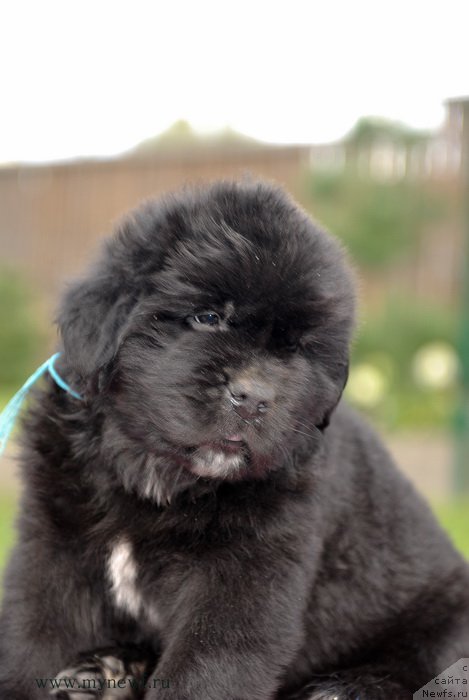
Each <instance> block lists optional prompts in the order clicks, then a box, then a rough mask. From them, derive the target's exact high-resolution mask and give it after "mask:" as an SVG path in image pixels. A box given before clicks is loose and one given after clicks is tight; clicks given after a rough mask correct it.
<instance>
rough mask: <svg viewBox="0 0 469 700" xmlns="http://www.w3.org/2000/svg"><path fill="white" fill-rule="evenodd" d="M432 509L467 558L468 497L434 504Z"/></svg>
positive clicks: (468, 541)
mask: <svg viewBox="0 0 469 700" xmlns="http://www.w3.org/2000/svg"><path fill="white" fill-rule="evenodd" d="M434 510H435V513H436V515H437V517H438V519H439V521H440V522H441V524H442V525H443V527H444V528H445V530H446V531H447V532H448V533H449V534H450V536H451V539H452V540H453V542H454V544H455V545H456V547H457V548H458V549H459V550H460V551H461V552H462V553H463V554H464V555H465V557H466V558H467V559H469V497H468V498H465V499H458V500H456V501H454V502H453V503H447V504H443V505H439V506H436V507H435V508H434Z"/></svg>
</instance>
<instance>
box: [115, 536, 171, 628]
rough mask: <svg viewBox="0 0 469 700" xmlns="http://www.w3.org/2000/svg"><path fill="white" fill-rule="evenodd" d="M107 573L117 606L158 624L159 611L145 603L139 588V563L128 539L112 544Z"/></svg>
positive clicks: (137, 616)
mask: <svg viewBox="0 0 469 700" xmlns="http://www.w3.org/2000/svg"><path fill="white" fill-rule="evenodd" d="M107 573H108V577H109V581H110V584H111V591H112V596H113V598H114V603H115V605H116V607H118V608H120V609H121V610H124V611H125V612H126V613H129V614H130V615H132V616H133V617H135V618H140V617H146V618H147V619H148V620H149V621H150V622H152V624H154V625H156V626H157V625H158V623H159V621H160V620H159V615H158V612H157V610H156V608H155V606H154V605H153V604H147V603H145V601H144V600H143V598H142V594H141V592H140V590H139V588H138V580H137V579H138V570H137V564H136V561H135V558H134V555H133V551H132V545H131V543H130V542H129V541H128V540H126V539H121V540H118V541H117V542H116V543H115V544H114V545H113V546H112V549H111V554H110V556H109V559H108V563H107Z"/></svg>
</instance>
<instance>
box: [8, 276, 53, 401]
mask: <svg viewBox="0 0 469 700" xmlns="http://www.w3.org/2000/svg"><path fill="white" fill-rule="evenodd" d="M44 338H45V335H44V332H43V329H42V327H41V323H40V321H39V319H38V309H37V307H36V306H35V300H34V296H33V293H32V292H31V290H30V288H29V286H28V284H27V282H26V281H25V280H24V278H23V277H22V276H21V275H20V274H19V273H18V272H16V271H14V270H11V269H7V268H2V269H0V399H3V396H4V395H6V394H8V393H10V392H11V391H12V390H16V389H17V388H18V387H19V386H21V385H22V384H23V383H24V381H25V380H26V378H27V377H28V374H30V373H31V370H32V369H33V368H34V366H35V364H36V362H37V361H38V358H39V354H40V352H41V350H42V349H43V347H44Z"/></svg>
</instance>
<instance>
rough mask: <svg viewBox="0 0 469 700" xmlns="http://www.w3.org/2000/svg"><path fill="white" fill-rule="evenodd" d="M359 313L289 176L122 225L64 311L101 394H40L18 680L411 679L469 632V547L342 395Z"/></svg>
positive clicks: (179, 202) (34, 422)
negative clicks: (456, 539) (460, 545)
mask: <svg viewBox="0 0 469 700" xmlns="http://www.w3.org/2000/svg"><path fill="white" fill-rule="evenodd" d="M353 316H354V290H353V284H352V280H351V275H350V273H349V271H348V268H347V265H346V264H345V262H344V259H343V255H342V253H341V250H340V247H339V245H338V244H337V243H336V242H335V241H334V240H333V239H332V238H331V237H330V236H329V235H327V234H326V233H324V231H322V230H321V229H319V228H318V227H317V226H316V225H315V224H313V223H312V221H311V220H310V219H309V218H308V216H307V215H306V214H305V213H304V212H303V211H302V210H301V209H299V208H298V206H296V205H295V204H294V203H293V202H292V201H291V200H290V199H289V198H288V197H287V196H286V195H285V194H284V193H283V192H282V191H281V190H279V189H277V188H276V187H272V186H270V185H268V184H263V183H255V182H254V183H253V182H241V183H236V182H235V183H218V184H215V185H213V186H211V187H207V188H201V189H199V190H192V191H185V192H183V193H181V194H177V195H174V196H171V197H168V198H166V199H164V200H162V201H151V202H149V203H147V204H145V205H144V206H142V207H141V208H140V209H137V210H136V211H135V212H133V213H132V214H131V215H130V216H129V217H128V218H127V219H126V220H124V221H123V223H121V225H120V226H119V228H118V230H117V232H116V234H115V236H114V237H113V238H112V239H111V240H109V241H108V242H107V244H106V246H105V249H104V253H103V255H102V256H101V258H100V259H99V261H98V262H97V264H96V265H95V266H94V267H93V268H92V270H91V271H90V272H89V273H88V275H87V276H86V277H85V278H84V279H83V280H82V281H80V282H78V283H76V284H75V285H74V286H73V287H72V288H71V289H70V290H69V291H68V293H67V294H66V296H65V299H64V301H63V304H62V307H61V311H60V314H59V324H60V331H61V335H62V339H63V353H62V355H61V357H60V358H59V360H58V363H57V370H58V372H59V373H60V374H61V376H62V377H63V378H64V379H65V380H66V382H67V383H68V384H69V386H70V387H71V388H72V389H73V390H74V391H75V392H78V393H79V394H80V396H81V400H80V399H79V398H76V397H74V396H73V395H71V393H69V392H67V391H66V390H64V389H62V388H60V387H59V386H58V385H57V384H56V383H54V381H53V380H52V378H51V377H48V381H47V385H46V387H45V388H44V389H43V390H40V391H39V390H38V391H37V393H36V395H35V399H34V401H33V402H32V405H31V406H30V408H29V412H28V414H27V419H26V426H25V432H24V448H23V452H22V465H23V476H24V494H23V501H22V507H21V516H20V521H19V531H20V535H19V542H18V545H17V547H16V549H15V551H14V553H13V558H12V561H11V563H10V567H9V569H8V572H7V576H6V585H5V596H4V603H3V613H2V617H1V627H0V629H1V638H0V698H1V700H35V699H36V698H37V699H39V698H46V697H49V694H50V693H53V694H54V695H55V697H56V698H71V699H73V700H77V699H82V700H83V698H93V697H96V696H99V697H104V698H130V697H132V698H136V697H144V698H146V699H147V700H153V698H155V699H156V698H165V699H166V700H272V699H273V698H278V699H280V698H281V699H286V698H289V699H290V700H291V699H292V698H314V699H319V698H321V699H329V700H332V699H333V698H337V699H339V700H345V699H346V700H357V699H358V698H359V700H377V699H383V698H385V699H386V700H399V699H401V698H402V699H404V698H410V697H411V695H412V692H413V691H415V690H416V689H418V688H419V687H420V686H422V685H423V684H425V683H427V682H428V681H429V680H430V679H431V678H432V677H433V676H435V675H436V674H437V673H439V672H441V671H442V670H443V669H445V668H446V667H448V666H450V665H451V664H453V663H454V662H456V661H457V660H459V659H460V658H461V657H465V656H466V657H467V656H469V573H468V565H467V564H466V562H464V561H463V559H462V558H461V557H460V556H459V554H457V553H456V551H455V550H454V549H453V547H452V546H451V544H450V543H449V541H448V539H447V537H446V536H445V535H444V534H443V532H442V531H441V530H440V528H439V527H438V525H437V524H436V522H435V520H434V518H433V517H432V515H431V513H430V511H429V509H428V508H427V507H426V505H425V504H424V503H423V502H422V501H421V500H420V498H419V497H418V496H417V495H416V493H415V492H414V490H413V489H412V487H411V485H410V484H409V483H408V482H407V481H406V480H405V479H404V478H403V477H402V476H401V475H400V474H399V473H398V472H397V471H396V469H395V467H394V465H393V464H392V462H391V460H390V458H389V456H388V454H387V453H386V451H385V450H384V449H383V447H382V446H381V444H380V442H379V440H378V439H377V438H376V436H375V435H374V433H373V432H372V431H371V430H370V429H369V428H368V427H367V426H366V425H364V423H363V422H362V421H361V420H360V418H358V417H357V416H356V415H355V414H354V413H353V412H351V411H350V410H349V409H348V408H347V407H346V406H344V405H343V404H339V405H338V402H339V400H340V396H341V393H342V390H343V388H344V384H345V382H346V379H347V364H348V354H349V343H350V336H351V333H352V326H353ZM67 684H68V689H67ZM57 685H60V688H58V687H57Z"/></svg>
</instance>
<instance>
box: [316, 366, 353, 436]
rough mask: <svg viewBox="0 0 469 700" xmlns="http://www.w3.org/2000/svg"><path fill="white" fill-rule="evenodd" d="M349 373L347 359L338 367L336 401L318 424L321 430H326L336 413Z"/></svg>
mask: <svg viewBox="0 0 469 700" xmlns="http://www.w3.org/2000/svg"><path fill="white" fill-rule="evenodd" d="M348 374H349V361H348V360H346V361H345V362H343V363H341V364H340V365H339V367H338V373H337V378H336V386H337V395H336V398H335V401H334V403H333V404H332V405H331V406H330V408H328V410H327V411H326V413H325V415H324V417H323V419H322V421H321V423H320V424H319V425H317V426H316V427H317V428H318V429H319V430H321V431H323V430H325V429H326V428H327V426H328V425H329V423H330V420H331V416H332V414H333V413H334V411H335V409H336V408H337V404H338V403H339V401H340V399H341V397H342V394H343V391H344V389H345V385H346V384H347V379H348Z"/></svg>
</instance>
